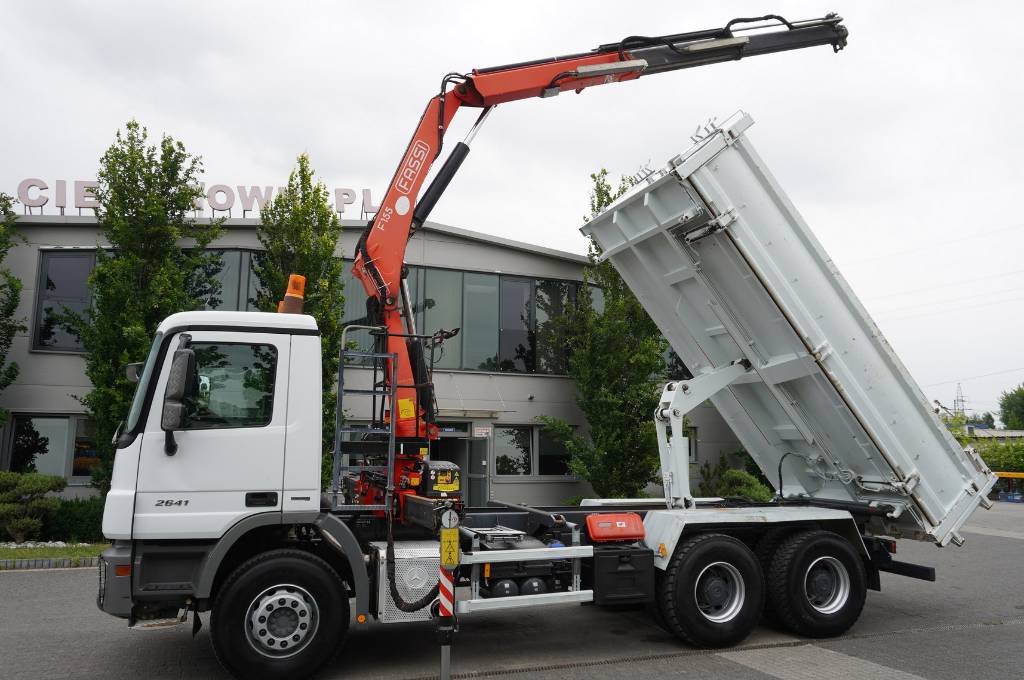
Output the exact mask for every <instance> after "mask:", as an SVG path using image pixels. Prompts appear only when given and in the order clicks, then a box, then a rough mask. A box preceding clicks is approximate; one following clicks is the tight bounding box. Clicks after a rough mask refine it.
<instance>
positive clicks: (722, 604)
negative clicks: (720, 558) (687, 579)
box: [693, 562, 747, 623]
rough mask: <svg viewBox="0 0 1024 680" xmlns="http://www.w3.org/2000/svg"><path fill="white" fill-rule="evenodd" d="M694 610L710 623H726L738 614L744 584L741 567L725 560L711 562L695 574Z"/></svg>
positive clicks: (745, 589) (744, 590) (744, 591)
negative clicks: (695, 606) (695, 607)
mask: <svg viewBox="0 0 1024 680" xmlns="http://www.w3.org/2000/svg"><path fill="white" fill-rule="evenodd" d="M693 599H694V602H696V604H697V610H698V611H699V612H700V613H701V615H702V616H703V617H704V618H705V619H707V620H708V621H711V622H712V623H726V622H727V621H731V620H733V619H734V618H736V616H737V615H738V614H739V613H740V610H741V609H742V608H743V603H744V602H746V599H747V586H746V583H745V582H744V581H743V576H742V575H741V574H740V570H739V569H737V568H736V567H734V566H733V565H731V564H729V563H728V562H712V563H711V564H709V565H708V566H706V567H704V568H703V569H702V570H701V572H700V574H698V575H697V581H696V583H695V584H694V586H693Z"/></svg>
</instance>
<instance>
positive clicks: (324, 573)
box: [210, 550, 349, 679]
mask: <svg viewBox="0 0 1024 680" xmlns="http://www.w3.org/2000/svg"><path fill="white" fill-rule="evenodd" d="M266 611H269V612H270V613H269V614H267V615H264V614H263V612H266ZM278 612H280V613H278ZM268 619H269V620H268ZM348 623H349V608H348V595H347V594H346V592H345V586H344V584H343V583H342V581H341V579H340V578H338V574H337V573H336V572H335V571H334V569H332V568H331V566H330V565H329V564H327V562H325V561H323V560H322V559H320V558H319V557H317V556H315V555H311V554H309V553H306V552H303V551H301V550H271V551H269V552H265V553H261V554H259V555H257V556H256V557H253V558H252V559H250V560H249V561H247V562H245V563H244V564H242V565H241V566H240V567H238V568H237V569H235V571H234V572H232V574H231V576H229V577H228V579H227V580H226V581H225V582H224V585H223V586H222V587H221V589H220V591H219V592H218V593H217V598H216V600H215V601H214V604H213V611H212V614H211V616H210V636H211V638H212V639H213V651H214V653H215V654H216V656H217V660H218V661H220V663H221V665H222V666H224V668H225V669H227V670H228V672H230V673H231V674H232V675H233V676H234V677H236V678H246V679H248V678H261V679H263V678H267V679H276V678H305V677H307V676H309V675H312V674H313V673H315V672H316V671H317V670H319V669H320V668H322V667H323V666H324V665H325V664H326V663H327V662H329V661H330V660H331V659H332V658H333V657H334V655H335V653H337V651H338V649H340V647H341V643H342V641H343V639H344V637H345V632H346V631H347V630H348ZM261 624H265V627H264V626H262V625H261Z"/></svg>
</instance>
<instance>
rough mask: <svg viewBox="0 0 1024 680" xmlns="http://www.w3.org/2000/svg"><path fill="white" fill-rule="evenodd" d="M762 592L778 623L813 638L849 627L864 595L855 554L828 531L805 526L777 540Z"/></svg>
mask: <svg viewBox="0 0 1024 680" xmlns="http://www.w3.org/2000/svg"><path fill="white" fill-rule="evenodd" d="M768 594H769V597H770V598H771V601H772V609H773V610H774V611H775V614H776V617H777V618H778V620H779V623H781V624H782V625H784V626H785V627H786V628H788V629H789V630H791V631H793V632H794V633H797V634H799V635H803V636H806V637H813V638H826V637H835V636H837V635H841V634H842V633H845V632H846V631H847V630H849V628H850V626H852V625H853V624H854V623H855V622H856V621H857V618H858V617H860V612H861V610H862V609H863V608H864V601H865V600H866V599H867V578H866V576H865V573H864V563H863V561H862V560H861V557H860V555H858V554H857V552H856V551H855V550H854V548H853V546H851V545H850V542H849V541H847V540H846V539H844V538H842V537H841V536H838V535H836V534H834V533H832V532H831V531H823V530H815V531H805V532H801V533H799V534H796V535H794V536H791V537H790V538H788V539H786V540H785V541H784V542H783V543H782V545H780V546H779V549H778V551H777V552H776V553H775V559H774V560H773V562H772V568H771V571H770V572H769V574H768Z"/></svg>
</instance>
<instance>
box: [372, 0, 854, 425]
mask: <svg viewBox="0 0 1024 680" xmlns="http://www.w3.org/2000/svg"><path fill="white" fill-rule="evenodd" d="M765 22H771V23H767V24H766V23H765ZM846 37H847V30H846V27H845V26H843V25H842V18H841V17H839V16H837V15H835V14H829V15H828V16H826V17H824V18H821V19H812V20H807V21H796V22H789V21H786V20H785V19H783V18H782V17H780V16H777V15H767V16H763V17H750V18H739V19H733V20H732V21H730V22H729V23H728V24H726V25H725V26H724V27H722V28H715V29H710V30H705V31H695V32H691V33H677V34H673V35H663V36H657V37H647V36H630V37H628V38H625V39H623V40H621V41H619V42H616V43H609V44H605V45H601V46H600V47H598V48H596V49H594V50H592V51H590V52H583V53H579V54H571V55H566V56H561V57H551V58H547V59H538V60H535V61H528V62H521V63H517V64H507V65H504V66H495V67H490V68H483V69H475V70H473V71H472V72H471V73H469V74H465V75H461V74H457V73H449V74H448V75H447V76H445V77H444V79H443V80H442V81H441V90H440V92H439V93H438V95H437V96H435V97H432V98H431V99H430V101H429V102H428V103H427V107H426V110H425V111H424V112H423V116H422V118H420V122H419V125H418V126H417V127H416V131H415V132H414V133H413V136H412V140H411V141H410V142H409V145H408V147H407V148H406V151H405V155H404V156H403V157H402V161H401V163H400V164H399V166H398V169H397V170H396V171H395V174H394V176H393V177H392V179H391V183H390V185H389V186H388V190H387V192H386V193H385V195H384V199H383V201H382V202H381V204H380V209H379V210H378V212H377V213H376V215H375V217H374V218H373V220H372V221H371V222H370V224H369V225H368V226H367V227H366V230H365V231H364V232H363V235H362V236H361V238H360V239H359V242H358V244H357V246H356V253H355V263H354V274H355V276H356V278H358V279H359V280H360V281H361V282H362V284H363V287H364V288H365V289H366V292H367V294H368V296H369V301H368V312H369V313H370V317H371V319H373V321H372V323H379V324H380V325H384V326H386V327H387V330H388V335H387V340H386V342H387V351H388V352H393V353H395V354H396V355H397V356H398V383H397V388H396V391H395V399H396V401H397V404H391V405H390V407H391V417H392V418H396V417H397V418H398V420H397V422H396V435H397V436H398V437H412V438H427V437H431V438H432V434H431V433H430V432H429V431H428V425H427V424H428V423H430V422H431V421H432V420H433V418H432V414H430V411H431V410H432V408H433V403H434V399H433V393H432V390H431V389H430V388H429V386H427V387H426V388H423V387H420V388H416V387H414V386H413V385H416V384H420V385H423V384H424V383H426V382H427V381H426V379H425V377H424V376H423V375H420V374H421V373H422V368H417V367H423V366H424V365H425V362H424V361H423V359H422V349H421V348H420V346H419V345H418V344H416V343H415V341H414V340H413V339H411V338H407V336H408V335H410V334H412V335H415V333H416V331H415V328H414V327H413V322H412V319H413V316H412V313H411V311H412V310H411V303H410V301H409V300H408V299H407V296H406V295H405V293H404V288H403V286H402V273H403V266H404V259H405V249H406V244H407V243H408V240H409V238H410V236H411V235H412V234H413V233H414V232H415V230H416V229H418V228H419V227H420V226H421V225H422V224H423V223H424V222H425V221H426V219H427V216H428V215H429V214H430V211H431V210H432V209H433V207H434V205H436V203H437V201H438V199H439V198H440V197H441V195H442V194H443V193H444V190H445V189H446V188H447V186H448V184H449V183H450V182H451V180H452V178H453V177H454V176H455V173H456V171H457V170H458V169H459V166H460V165H461V164H462V162H463V161H464V160H465V158H466V156H467V155H468V154H469V143H470V142H471V141H472V139H473V137H474V136H475V135H476V133H477V131H478V130H479V129H480V126H481V125H482V124H483V122H484V120H486V118H487V116H488V114H489V113H490V111H491V109H492V108H493V107H494V106H496V105H498V104H504V103H506V102H511V101H515V100H517V99H528V98H532V97H540V98H548V97H554V96H556V95H558V94H561V93H562V92H566V91H569V90H573V91H575V92H577V93H579V92H582V91H583V90H584V89H586V88H588V87H593V86H595V85H604V84H607V83H616V82H626V81H629V80H635V79H637V78H640V77H643V76H647V75H652V74H655V73H664V72H667V71H675V70H678V69H684V68H692V67H695V66H704V65H708V64H715V63H719V62H724V61H735V60H739V59H742V58H744V57H751V56H757V55H761V54H771V53H774V52H784V51H788V50H795V49H801V48H804V47H814V46H817V45H831V46H832V48H833V50H834V51H836V52H838V51H839V50H841V49H842V48H843V47H844V46H845V45H846ZM463 106H468V107H474V108H480V109H483V111H482V112H481V114H480V117H479V118H478V119H477V121H476V123H475V124H474V125H473V128H472V129H471V130H470V132H469V134H468V135H467V137H466V139H465V140H464V141H462V142H459V143H458V144H456V145H455V148H454V149H453V150H452V152H451V154H450V155H449V156H448V158H447V159H446V161H445V163H444V165H443V166H442V167H441V168H440V170H439V171H438V173H437V175H436V176H435V177H434V179H433V181H432V182H431V184H430V186H429V187H427V189H426V191H424V192H423V194H422V195H420V187H421V185H422V184H423V181H424V179H425V178H426V175H427V173H428V172H429V170H430V167H431V165H433V163H434V161H435V160H436V159H437V157H438V155H439V154H440V152H441V147H442V145H443V142H444V134H445V131H446V130H447V128H448V125H449V123H451V121H452V118H453V117H454V116H455V113H456V111H458V110H459V108H460V107H463ZM403 317H404V318H406V319H407V320H408V321H407V322H406V323H407V324H408V327H407V326H406V323H403V321H402V319H403ZM415 353H419V356H418V357H412V356H411V354H415ZM389 369H390V367H389ZM389 372H390V371H386V372H385V374H386V375H387V374H388V373H389ZM417 389H419V390H420V391H419V393H418V394H417ZM417 403H418V404H419V408H415V407H414V406H413V405H414V404H417ZM417 411H419V412H418V413H417ZM428 414H429V415H428Z"/></svg>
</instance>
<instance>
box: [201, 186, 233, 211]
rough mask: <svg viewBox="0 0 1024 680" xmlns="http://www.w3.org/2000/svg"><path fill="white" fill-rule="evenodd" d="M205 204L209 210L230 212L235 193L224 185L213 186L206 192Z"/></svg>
mask: <svg viewBox="0 0 1024 680" xmlns="http://www.w3.org/2000/svg"><path fill="white" fill-rule="evenodd" d="M222 195H223V198H221V196H222ZM206 202H207V203H209V204H210V209H211V210H231V208H233V207H234V205H235V192H233V191H231V187H229V186H227V185H225V184H214V185H213V186H212V187H210V188H209V190H208V191H207V192H206Z"/></svg>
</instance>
